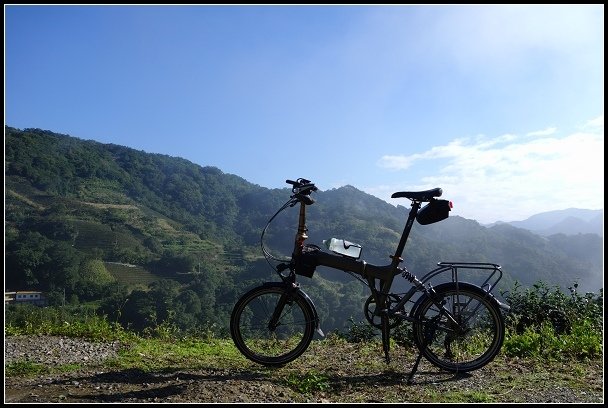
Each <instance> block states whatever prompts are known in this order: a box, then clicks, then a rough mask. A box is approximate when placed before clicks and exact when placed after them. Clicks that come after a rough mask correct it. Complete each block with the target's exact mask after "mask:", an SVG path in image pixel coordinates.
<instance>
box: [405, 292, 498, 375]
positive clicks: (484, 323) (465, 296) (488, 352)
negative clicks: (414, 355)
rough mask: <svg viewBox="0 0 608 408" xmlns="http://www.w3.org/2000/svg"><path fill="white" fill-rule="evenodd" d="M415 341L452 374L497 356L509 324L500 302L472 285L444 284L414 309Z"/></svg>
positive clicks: (431, 358) (483, 364)
mask: <svg viewBox="0 0 608 408" xmlns="http://www.w3.org/2000/svg"><path fill="white" fill-rule="evenodd" d="M414 317H415V319H416V323H414V326H413V334H414V341H415V342H416V345H417V346H418V348H419V349H420V352H421V353H422V355H424V357H425V358H426V359H427V360H428V361H430V362H431V363H432V364H433V365H435V366H436V367H439V368H441V369H444V370H447V371H451V372H467V371H472V370H477V369H479V368H481V367H483V366H485V365H486V364H488V363H489V362H490V361H492V360H493V359H494V357H496V355H497V354H498V352H499V351H500V348H501V347H502V343H503V341H504V337H505V323H504V319H503V316H502V314H501V311H500V308H499V306H498V304H497V302H496V300H495V299H494V298H493V297H492V296H491V295H490V294H488V293H486V292H485V291H484V290H483V289H481V288H479V287H478V286H475V285H471V284H469V283H454V282H452V283H444V284H441V285H438V286H437V287H436V288H435V294H434V295H433V296H432V297H429V296H423V297H422V298H420V299H419V300H418V302H417V304H416V305H415V306H414Z"/></svg>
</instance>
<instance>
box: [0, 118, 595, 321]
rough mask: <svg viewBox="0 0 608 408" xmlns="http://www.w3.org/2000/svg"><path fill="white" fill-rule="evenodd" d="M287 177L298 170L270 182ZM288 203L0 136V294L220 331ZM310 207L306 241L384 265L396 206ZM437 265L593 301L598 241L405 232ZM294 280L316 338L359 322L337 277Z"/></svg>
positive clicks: (114, 149)
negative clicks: (315, 324)
mask: <svg viewBox="0 0 608 408" xmlns="http://www.w3.org/2000/svg"><path fill="white" fill-rule="evenodd" d="M245 177H246V175H245ZM298 177H306V174H285V175H284V178H285V179H296V178H298ZM313 181H315V180H313ZM408 187H409V186H403V190H407V189H408ZM438 187H441V186H438ZM289 196H290V190H289V189H288V188H287V185H286V188H277V189H267V188H263V187H260V186H258V185H255V184H252V183H250V182H248V181H247V180H246V178H243V177H239V176H236V175H231V174H226V173H223V172H222V171H221V170H220V169H218V168H214V167H202V166H199V165H196V164H193V163H191V162H189V161H187V160H184V159H181V158H176V157H170V156H166V155H159V154H149V153H145V152H142V151H137V150H134V149H130V148H127V147H123V146H118V145H113V144H101V143H98V142H95V141H85V140H81V139H77V138H74V137H70V136H68V135H61V134H56V133H53V132H51V131H44V130H39V129H25V130H19V129H14V128H10V127H5V217H6V219H5V231H6V232H5V265H6V269H5V282H6V287H5V290H26V289H29V290H42V291H44V292H45V293H47V294H48V296H49V298H50V300H51V302H62V301H64V299H65V301H68V302H71V303H91V302H93V304H95V305H96V307H97V308H98V309H99V310H100V311H102V312H103V313H105V314H107V315H108V316H110V317H111V318H113V319H116V320H119V321H120V322H121V323H124V324H126V325H130V326H131V327H134V328H139V329H143V328H145V327H146V326H149V325H152V324H158V323H159V322H162V321H165V320H167V319H172V322H174V323H175V324H178V325H180V326H181V327H184V328H188V327H191V326H193V325H195V324H198V323H197V322H205V324H206V325H208V326H209V327H214V328H217V329H218V330H220V331H221V330H225V329H226V326H227V322H228V315H229V313H230V310H231V308H232V306H233V305H234V303H235V301H236V299H237V298H238V296H240V294H242V293H243V292H244V290H245V289H246V288H247V287H249V286H252V285H257V284H259V283H261V282H262V281H265V280H275V277H273V276H272V270H271V269H270V268H269V266H268V264H267V263H266V261H265V260H264V258H263V257H262V254H261V251H260V245H259V244H260V243H259V238H260V232H261V230H262V228H263V227H264V226H265V224H266V222H267V221H268V219H269V218H270V217H271V216H272V215H273V214H274V213H275V211H276V210H277V209H278V208H279V207H280V206H281V205H282V204H283V203H284V202H285V201H287V199H288V198H289ZM314 198H315V200H316V203H315V204H314V205H312V206H311V207H310V211H309V213H308V214H309V218H308V222H307V225H308V228H309V234H308V235H309V237H310V238H309V242H310V243H315V244H317V245H321V242H322V240H323V239H326V238H329V237H332V236H335V237H340V238H345V239H348V240H349V241H353V242H357V243H360V244H362V246H363V256H362V257H363V258H364V259H366V260H367V261H368V262H372V263H380V264H386V263H389V258H388V256H389V254H391V253H393V252H394V248H395V247H396V245H397V242H398V239H399V236H400V234H401V232H402V229H403V226H404V224H405V218H406V215H407V211H408V209H409V207H405V206H407V205H408V203H409V202H408V201H407V200H406V199H404V202H403V205H404V206H399V207H394V206H392V205H390V204H388V203H386V202H384V201H382V200H380V199H378V198H376V197H373V196H371V195H368V194H366V193H364V192H362V191H359V190H358V189H357V188H355V187H353V186H344V187H341V188H338V189H333V190H328V191H319V192H317V193H315V195H314ZM446 198H448V199H449V197H446ZM455 205H456V206H457V205H458V203H455ZM296 223H297V210H296V209H290V211H286V212H284V213H282V214H281V215H280V216H279V217H277V218H276V220H275V221H274V222H273V224H272V225H271V227H270V228H269V230H268V233H267V239H266V242H267V245H268V246H269V247H270V248H271V249H272V250H273V251H275V252H276V254H283V255H286V254H289V253H290V251H291V246H292V245H293V238H294V236H295V228H294V226H295V225H296ZM438 261H467V262H492V263H498V264H500V265H502V267H503V270H504V272H505V277H504V278H503V280H502V281H501V283H500V284H499V290H508V289H509V287H510V286H511V285H513V284H514V283H515V282H516V281H518V282H519V283H521V284H523V285H525V286H529V285H533V284H534V283H536V282H537V281H543V282H545V283H547V284H548V285H557V286H559V287H561V288H563V289H564V290H567V288H568V287H570V286H572V285H573V283H575V282H578V284H579V290H583V291H593V292H595V291H597V290H599V289H600V288H601V287H602V285H603V241H602V238H601V237H599V236H598V235H596V234H579V235H575V236H565V235H552V236H549V237H542V236H539V235H535V234H533V233H531V232H529V231H527V230H523V229H518V228H515V227H512V226H509V225H496V226H493V227H491V228H486V227H483V226H481V225H480V224H478V223H477V222H476V221H472V220H467V219H464V218H461V217H450V218H448V219H447V220H445V221H442V222H440V223H436V224H433V225H428V226H422V225H419V224H416V225H415V226H414V230H413V232H412V235H411V236H410V241H409V242H408V244H407V246H406V251H405V261H404V264H405V265H406V266H407V268H408V270H410V271H411V272H414V273H416V274H417V275H422V274H424V272H426V271H428V270H431V269H432V268H434V267H435V265H436V263H437V262H438ZM302 282H303V285H304V287H305V290H306V292H307V293H308V294H309V295H310V296H311V298H312V299H313V300H314V302H315V305H316V306H317V308H318V309H319V313H320V314H321V315H322V316H321V320H322V321H323V322H324V324H323V326H324V330H330V329H331V328H335V327H338V328H341V327H342V325H343V324H344V322H346V321H347V320H348V318H349V317H350V316H353V317H354V318H355V319H356V320H361V319H363V314H362V303H363V301H364V299H365V298H366V297H367V293H366V292H365V289H366V288H365V287H364V286H363V285H362V284H361V283H360V282H358V281H356V280H355V279H353V277H351V276H350V275H347V274H344V273H341V272H332V271H329V270H325V269H323V268H320V269H319V270H318V271H317V273H316V274H315V276H314V277H313V279H307V278H302ZM404 286H405V283H404ZM64 294H65V298H64Z"/></svg>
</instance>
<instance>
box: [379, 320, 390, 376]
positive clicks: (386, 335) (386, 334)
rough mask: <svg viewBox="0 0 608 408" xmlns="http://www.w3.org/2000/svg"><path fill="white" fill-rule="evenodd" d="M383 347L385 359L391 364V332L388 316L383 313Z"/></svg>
mask: <svg viewBox="0 0 608 408" xmlns="http://www.w3.org/2000/svg"><path fill="white" fill-rule="evenodd" d="M381 320H382V349H383V350H384V361H385V362H386V364H390V362H391V356H390V348H391V343H390V341H391V334H390V327H389V321H388V316H387V315H386V314H385V315H382V318H381Z"/></svg>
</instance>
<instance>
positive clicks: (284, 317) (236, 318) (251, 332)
mask: <svg viewBox="0 0 608 408" xmlns="http://www.w3.org/2000/svg"><path fill="white" fill-rule="evenodd" d="M316 324H317V321H316V314H315V313H314V311H313V309H312V307H311V306H310V304H309V303H308V301H307V300H306V298H305V297H304V296H303V295H302V294H301V293H299V292H298V291H295V290H289V289H288V288H286V287H285V286H280V285H276V286H260V287H257V288H254V289H252V290H250V291H249V292H247V293H246V294H245V295H243V296H242V297H241V298H240V299H239V301H238V302H237V303H236V305H235V306H234V309H233V310H232V315H231V317H230V335H231V337H232V340H233V341H234V344H235V345H236V347H237V348H238V349H239V351H240V352H241V353H242V354H243V355H244V356H245V357H247V358H248V359H250V360H252V361H254V362H256V363H259V364H263V365H269V366H272V365H283V364H286V363H288V362H290V361H293V360H295V359H296V358H297V357H299V356H300V355H301V354H302V353H303V352H304V351H306V349H307V348H308V346H309V344H310V342H311V341H312V338H313V336H314V332H315V327H316Z"/></svg>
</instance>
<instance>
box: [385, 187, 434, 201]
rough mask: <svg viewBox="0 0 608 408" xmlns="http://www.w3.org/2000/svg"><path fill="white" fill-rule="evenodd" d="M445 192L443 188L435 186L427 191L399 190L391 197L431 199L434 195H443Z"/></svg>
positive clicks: (417, 199) (419, 199) (418, 199)
mask: <svg viewBox="0 0 608 408" xmlns="http://www.w3.org/2000/svg"><path fill="white" fill-rule="evenodd" d="M441 194H443V190H441V188H439V187H437V188H433V189H431V190H425V191H399V192H397V193H393V195H392V196H391V198H402V197H405V198H409V199H410V200H416V201H431V199H433V198H434V197H441Z"/></svg>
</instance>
